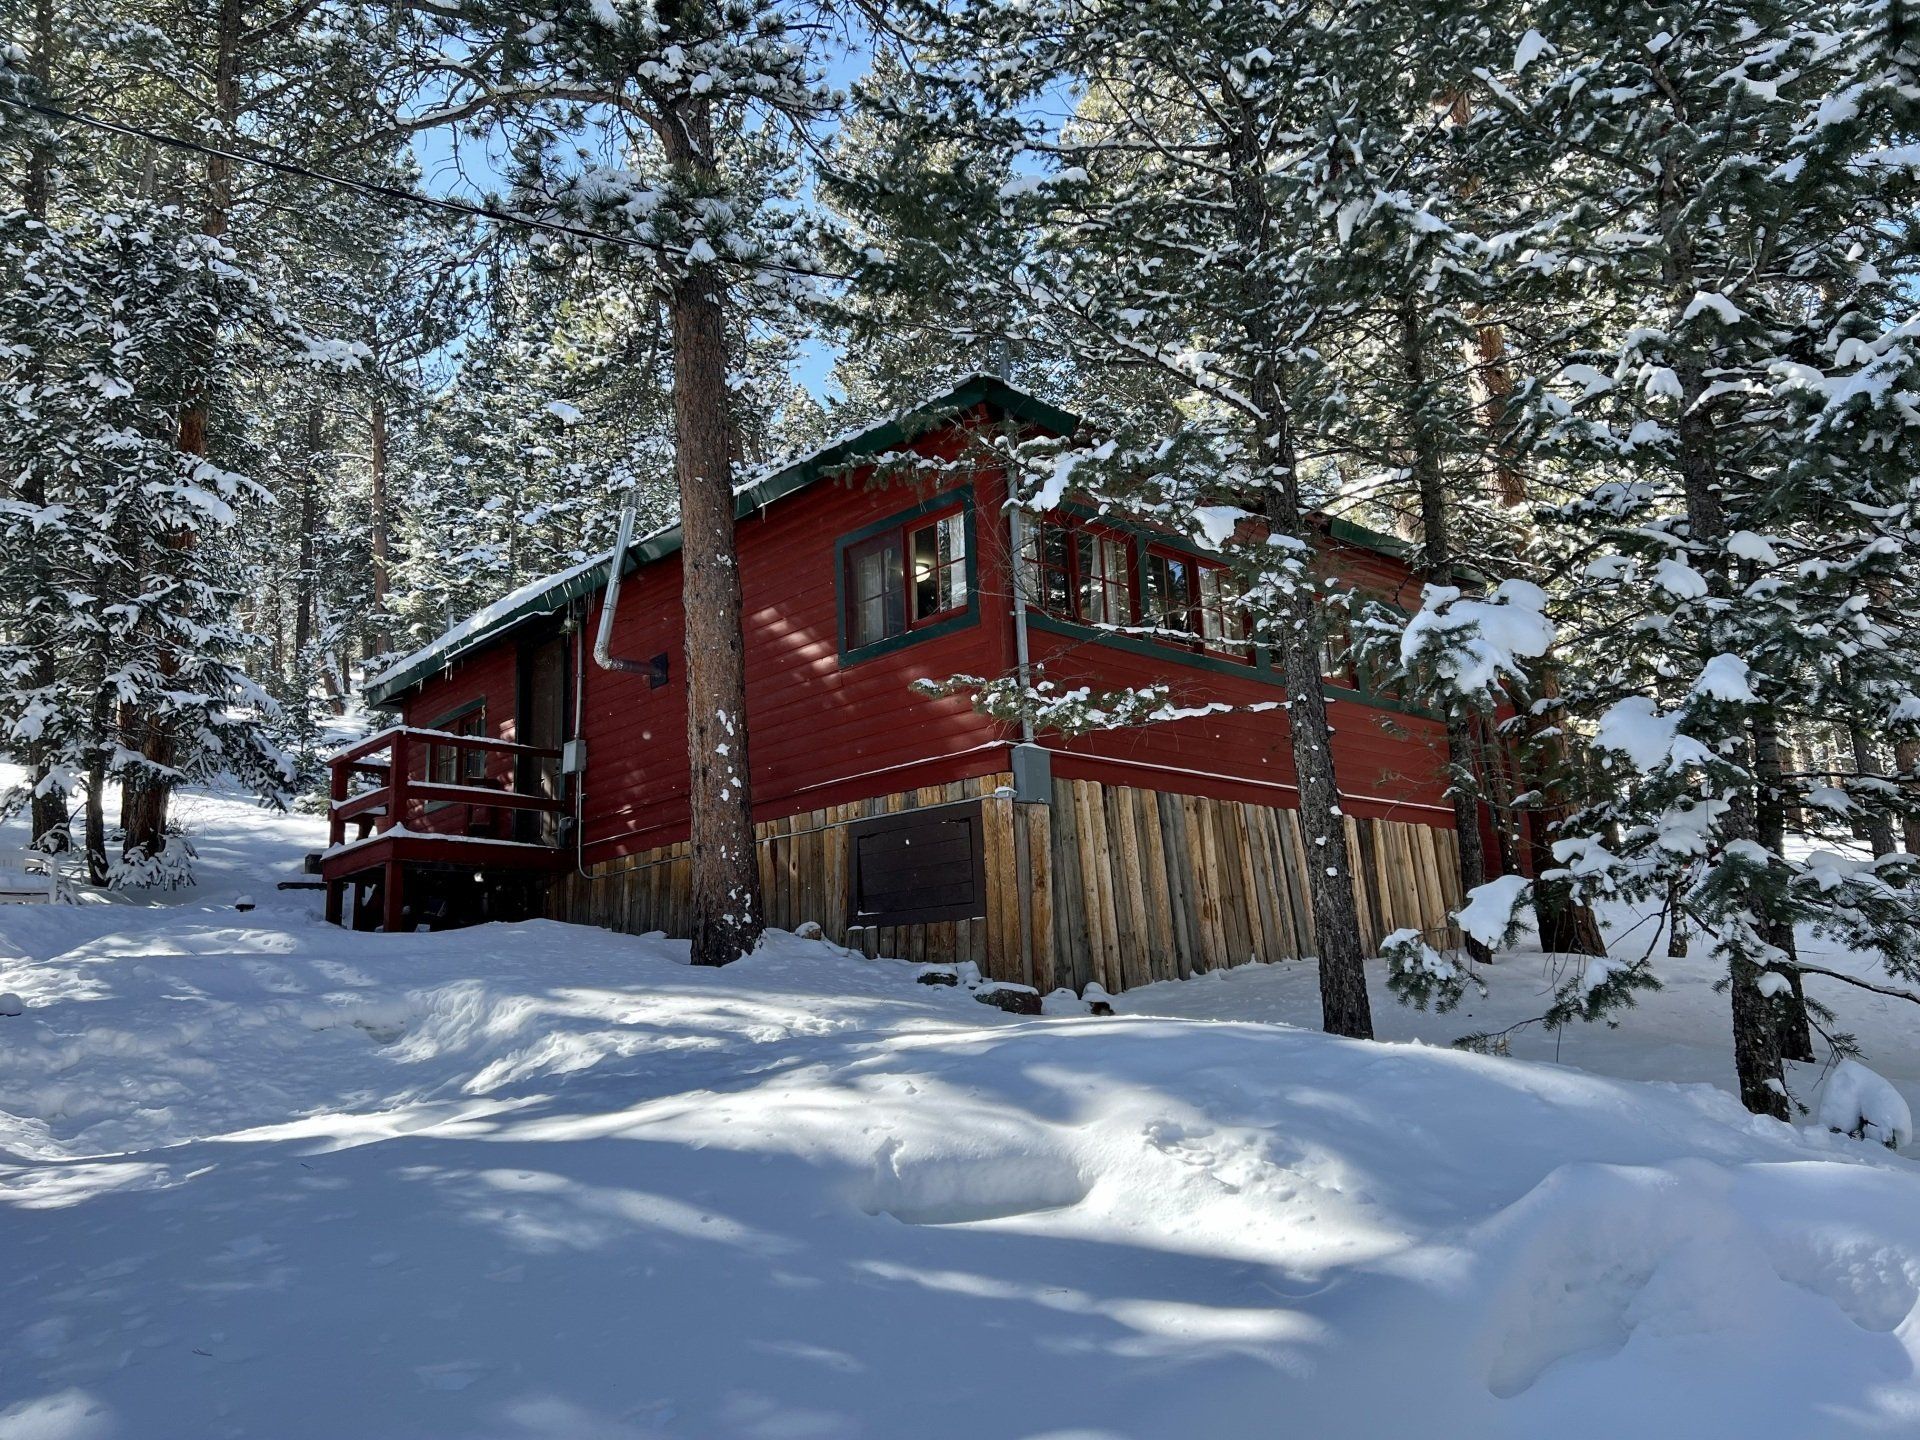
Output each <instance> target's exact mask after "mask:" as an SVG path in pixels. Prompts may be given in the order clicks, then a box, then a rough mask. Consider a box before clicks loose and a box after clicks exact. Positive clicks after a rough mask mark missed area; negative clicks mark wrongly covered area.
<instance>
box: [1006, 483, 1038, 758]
mask: <svg viewBox="0 0 1920 1440" xmlns="http://www.w3.org/2000/svg"><path fill="white" fill-rule="evenodd" d="M1007 491H1008V494H1007V501H1006V505H1007V539H1008V542H1009V543H1010V544H1011V545H1012V546H1013V556H1012V559H1011V561H1010V562H1009V564H1008V567H1007V573H1008V574H1009V575H1011V576H1012V577H1013V658H1014V665H1015V667H1016V670H1017V673H1018V674H1019V676H1020V698H1021V706H1020V743H1021V744H1023V745H1031V744H1032V743H1033V714H1032V712H1031V711H1030V710H1029V709H1028V708H1027V705H1026V700H1027V696H1028V692H1029V691H1031V690H1032V688H1033V678H1032V675H1031V674H1030V671H1029V667H1028V665H1027V587H1026V577H1025V576H1023V575H1022V574H1021V572H1020V560H1021V547H1022V545H1023V544H1024V543H1025V529H1026V527H1025V524H1024V517H1023V516H1022V514H1021V510H1020V507H1019V506H1018V505H1017V504H1015V503H1014V499H1013V494H1012V491H1013V486H1012V481H1011V477H1009V480H1008V485H1007Z"/></svg>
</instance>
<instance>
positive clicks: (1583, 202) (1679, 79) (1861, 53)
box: [1490, 3, 1920, 1117]
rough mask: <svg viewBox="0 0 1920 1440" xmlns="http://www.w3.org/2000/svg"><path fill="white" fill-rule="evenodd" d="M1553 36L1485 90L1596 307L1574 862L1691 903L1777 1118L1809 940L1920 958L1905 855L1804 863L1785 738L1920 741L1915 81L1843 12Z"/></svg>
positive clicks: (1580, 26) (1852, 14)
mask: <svg viewBox="0 0 1920 1440" xmlns="http://www.w3.org/2000/svg"><path fill="white" fill-rule="evenodd" d="M1531 15H1532V18H1533V23H1534V29H1533V31H1532V32H1531V33H1530V34H1529V36H1527V37H1525V38H1524V40H1523V42H1522V44H1521V45H1520V47H1519V50H1518V52H1517V55H1516V62H1515V65H1514V67H1513V69H1514V71H1515V72H1517V73H1510V74H1508V75H1507V76H1505V77H1504V78H1501V79H1491V77H1490V83H1491V85H1492V87H1493V88H1494V90H1495V92H1496V94H1497V95H1498V96H1499V98H1500V100H1501V103H1502V104H1503V105H1504V106H1505V107H1506V108H1507V109H1508V111H1509V113H1510V114H1511V115H1512V116H1513V117H1514V119H1515V121H1516V123H1515V125H1514V126H1513V127H1512V133H1513V134H1514V136H1515V137H1516V143H1518V144H1524V143H1526V140H1525V137H1534V138H1533V141H1532V143H1533V144H1534V145H1535V146H1536V147H1538V148H1536V149H1535V150H1534V152H1533V154H1534V158H1535V163H1536V164H1539V163H1541V162H1543V161H1545V160H1547V159H1548V158H1549V157H1550V156H1551V157H1552V158H1553V159H1554V160H1555V161H1556V162H1563V163H1556V164H1555V166H1554V168H1553V169H1552V171H1551V181H1550V183H1549V184H1548V189H1547V193H1546V194H1545V195H1543V196H1542V197H1541V209H1542V211H1543V213H1545V214H1547V215H1550V216H1552V217H1554V223H1553V225H1552V227H1551V229H1549V228H1546V227H1541V228H1538V229H1536V230H1535V232H1534V233H1533V235H1532V237H1531V239H1532V243H1533V249H1532V250H1531V251H1530V253H1528V255H1527V257H1526V263H1528V264H1529V265H1531V266H1533V267H1535V268H1537V269H1542V270H1560V271H1563V272H1565V273H1569V274H1575V275H1577V276H1578V277H1579V278H1578V285H1579V287H1580V289H1581V291H1582V292H1583V294H1582V302H1583V303H1582V320H1583V324H1584V326H1585V329H1584V339H1583V343H1582V344H1581V346H1580V348H1579V349H1577V350H1575V351H1574V352H1572V353H1569V354H1567V355H1566V356H1565V363H1564V364H1563V365H1562V367H1561V369H1560V371H1559V373H1558V378H1557V383H1556V385H1555V387H1554V388H1553V389H1552V390H1551V391H1549V392H1546V393H1544V394H1543V400H1542V403H1543V406H1544V408H1545V409H1546V411H1547V412H1548V420H1547V423H1548V426H1549V430H1550V433H1551V435H1552V437H1553V439H1554V441H1555V443H1556V444H1558V445H1559V446H1560V447H1562V453H1563V455H1564V456H1565V457H1566V459H1567V462H1568V463H1569V464H1570V465H1575V466H1582V467H1586V468H1587V469H1588V470H1589V472H1590V473H1596V472H1597V473H1598V474H1600V475H1601V476H1602V477H1603V478H1602V479H1601V481H1600V483H1598V484H1596V485H1593V486H1592V487H1591V489H1590V492H1589V493H1588V494H1587V496H1586V497H1585V498H1584V499H1582V500H1580V501H1579V502H1577V503H1575V504H1573V505H1571V506H1569V507H1567V509H1566V511H1565V512H1564V514H1565V519H1566V521H1567V522H1568V523H1569V524H1570V525H1573V526H1576V527H1578V528H1579V529H1580V530H1583V531H1585V532H1586V533H1587V539H1586V541H1585V543H1584V548H1583V551H1582V554H1583V557H1584V560H1585V564H1584V568H1583V569H1582V570H1581V571H1580V576H1581V580H1582V586H1581V592H1580V594H1579V595H1578V596H1577V597H1576V598H1577V599H1580V600H1584V602H1585V604H1586V605H1587V606H1588V607H1589V608H1590V611H1591V613H1594V614H1597V615H1599V616H1601V617H1603V618H1604V624H1605V635H1604V639H1603V640H1600V639H1599V638H1598V637H1596V641H1597V644H1596V654H1595V657H1594V659H1595V664H1594V671H1593V674H1592V676H1591V678H1590V679H1589V680H1588V681H1587V682H1586V685H1585V687H1584V692H1583V693H1581V694H1579V695H1574V696H1570V697H1569V698H1570V701H1571V703H1572V704H1573V705H1574V706H1575V707H1576V709H1581V708H1584V709H1586V710H1587V711H1588V712H1589V713H1591V714H1593V715H1595V716H1596V718H1597V740H1598V742H1599V744H1600V745H1601V747H1602V748H1603V749H1605V750H1606V751H1607V752H1609V753H1610V754H1611V755H1612V756H1613V757H1615V758H1614V760H1613V762H1612V763H1613V764H1614V766H1615V772H1614V773H1615V774H1616V775H1622V777H1623V778H1622V779H1621V780H1620V781H1619V782H1617V788H1616V790H1615V791H1614V793H1613V794H1612V795H1610V796H1608V797H1606V798H1604V799H1603V801H1602V802H1601V803H1600V804H1598V805H1597V806H1595V807H1594V808H1593V809H1592V810H1591V811H1590V813H1589V815H1588V816H1587V817H1586V818H1587V822H1588V831H1589V833H1588V834H1587V835H1586V836H1585V837H1583V838H1572V839H1568V840H1566V841H1563V842H1562V845H1561V847H1560V850H1561V852H1562V855H1563V858H1564V859H1565V860H1566V861H1567V862H1568V863H1569V866H1570V868H1571V870H1572V872H1573V874H1574V875H1575V876H1576V878H1578V879H1579V881H1580V883H1581V884H1582V885H1584V886H1585V887H1586V888H1587V889H1589V891H1592V892H1595V893H1604V892H1605V891H1606V890H1612V891H1614V892H1615V893H1626V894H1633V895H1643V896H1644V895H1653V896H1659V895H1663V894H1665V893H1666V891H1667V889H1668V886H1669V882H1670V880H1671V881H1673V883H1674V890H1675V893H1676V894H1678V895H1679V896H1680V897H1681V903H1682V904H1683V905H1684V908H1685V910H1686V912H1687V914H1686V918H1687V920H1688V921H1690V922H1691V924H1692V926H1693V927H1694V928H1696V929H1697V930H1698V931H1699V932H1700V933H1701V934H1702V935H1703V936H1705V937H1706V938H1707V940H1708V942H1709V943H1710V944H1711V946H1712V949H1713V953H1714V954H1715V955H1716V956H1717V957H1718V958H1719V959H1720V960H1721V961H1722V963H1724V964H1725V966H1726V969H1727V978H1728V982H1729V986H1730V992H1731V997H1732V1008H1733V1029H1734V1051H1735V1059H1736V1066H1737V1069H1738V1072H1739V1079H1740V1093H1741V1097H1742V1099H1743V1100H1744V1101H1745V1103H1746V1104H1747V1106H1748V1107H1749V1108H1750V1109H1753V1110H1755V1111H1756V1112H1758V1113H1763V1114H1771V1115H1776V1116H1782V1117H1784V1116H1785V1115H1786V1114H1787V1110H1788V1095H1787V1091H1786V1086H1785V1079H1784V1075H1783V1073H1782V1067H1781V1063H1780V1061H1781V1055H1780V1038H1781V1034H1782V1031H1783V1028H1785V1029H1786V1030H1787V1032H1788V1033H1789V1034H1790V1033H1791V1028H1792V1027H1791V1026H1785V1027H1783V1019H1784V1018H1785V1017H1783V1015H1782V1013H1781V1012H1782V1009H1783V1007H1788V1006H1790V1005H1791V998H1790V997H1791V996H1792V993H1793V991H1792V977H1793V976H1794V974H1795V972H1796V971H1797V970H1798V969H1801V968H1804V967H1801V966H1800V965H1799V964H1798V962H1797V961H1796V958H1795V956H1794V954H1793V947H1792V938H1793V929H1794V926H1795V925H1796V924H1807V925H1811V926H1813V927H1814V928H1815V929H1816V930H1824V931H1827V932H1829V933H1835V934H1840V935H1843V936H1845V937H1846V938H1848V939H1849V940H1850V941H1852V942H1853V943H1866V942H1869V941H1870V942H1871V943H1874V944H1876V945H1878V946H1879V947H1881V948H1882V949H1883V951H1884V953H1885V954H1886V955H1887V957H1888V962H1889V963H1890V964H1891V965H1893V966H1894V967H1895V968H1896V969H1897V970H1900V971H1902V972H1903V973H1910V972H1911V967H1912V966H1913V965H1914V964H1915V962H1916V959H1920V955H1917V954H1916V951H1915V947H1914V942H1913V938H1912V937H1913V931H1912V928H1911V927H1912V921H1913V918H1914V917H1913V909H1912V901H1911V895H1910V892H1908V891H1907V890H1905V889H1903V886H1904V885H1905V884H1906V876H1907V875H1908V874H1909V873H1910V867H1909V866H1908V864H1907V862H1905V861H1904V859H1902V858H1900V857H1893V856H1888V855H1881V856H1879V857H1877V858H1875V859H1873V860H1871V861H1868V862H1843V861H1840V860H1837V859H1833V858H1828V859H1824V860H1823V859H1821V858H1820V857H1818V856H1816V857H1814V858H1813V859H1811V860H1808V859H1802V858H1799V857H1797V856H1795V855H1793V854H1791V853H1788V852H1787V850H1786V846H1785V835H1786V830H1787V825H1786V816H1787V814H1788V813H1789V812H1790V811H1793V810H1799V811H1801V812H1802V813H1804V812H1805V810H1806V808H1807V806H1808V804H1809V803H1810V802H1813V803H1817V798H1827V797H1817V792H1816V791H1815V790H1813V789H1810V788H1809V787H1808V786H1807V784H1806V782H1805V779H1804V777H1800V776H1795V775H1793V774H1790V773H1788V772H1787V771H1786V770H1785V768H1784V766H1783V765H1782V764H1781V762H1780V759H1779V756H1780V750H1779V744H1778V738H1779V736H1780V734H1781V733H1782V731H1783V729H1785V728H1790V727H1792V726H1793V725H1795V724H1798V723H1804V722H1805V721H1807V720H1809V719H1812V718H1815V717H1822V718H1824V717H1832V716H1840V717H1845V718H1846V719H1847V720H1849V721H1851V722H1853V723H1854V724H1856V725H1857V726H1863V727H1871V728H1872V729H1873V730H1874V731H1876V732H1881V733H1884V732H1885V731H1887V730H1892V731H1893V732H1894V733H1897V734H1904V733H1910V732H1909V731H1908V729H1907V727H1908V724H1909V721H1908V720H1907V719H1903V718H1902V717H1903V716H1905V715H1906V714H1907V707H1908V706H1909V701H1910V697H1911V696H1912V694H1913V687H1914V672H1913V655H1914V651H1913V650H1912V647H1911V636H1910V634H1909V633H1907V631H1908V622H1907V621H1906V620H1905V618H1904V617H1903V616H1901V615H1899V614H1898V613H1897V607H1894V606H1891V605H1889V604H1887V603H1886V597H1888V596H1890V595H1891V594H1893V593H1895V587H1897V586H1898V585H1900V584H1903V583H1911V581H1910V578H1908V577H1909V574H1910V564H1911V561H1910V553H1911V544H1912V538H1913V537H1912V531H1911V522H1910V519H1909V516H1910V514H1911V511H1910V509H1909V508H1908V507H1909V506H1910V505H1911V500H1912V493H1911V480H1910V478H1909V477H1910V475H1911V473H1912V471H1911V467H1912V460H1911V447H1912V445H1913V444H1914V440H1915V438H1916V437H1915V435H1914V434H1913V433H1912V432H1913V426H1912V424H1911V422H1910V420H1909V418H1908V412H1907V410H1906V407H1905V406H1904V402H1903V401H1902V400H1901V399H1900V398H1899V397H1900V396H1901V395H1902V394H1903V393H1904V387H1905V386H1906V384H1907V383H1908V382H1909V367H1910V366H1911V363H1912V360H1911V356H1910V355H1909V353H1908V350H1907V341H1906V338H1905V332H1904V328H1903V327H1902V326H1901V325H1899V324H1898V323H1897V321H1896V318H1895V317H1896V316H1897V314H1898V310H1899V303H1900V292H1901V287H1902V285H1903V284H1904V283H1906V277H1908V276H1910V274H1911V267H1912V260H1913V252H1912V248H1911V244H1910V241H1909V238H1908V226H1909V224H1910V220H1909V216H1910V214H1911V211H1912V206H1913V201H1914V195H1913V184H1914V182H1913V177H1912V174H1911V169H1910V167H1909V166H1908V165H1907V164H1906V163H1905V162H1904V161H1903V160H1901V159H1899V158H1898V157H1899V156H1900V154H1901V153H1902V152H1900V151H1899V150H1898V149H1897V148H1896V147H1897V146H1898V144H1899V143H1900V142H1901V139H1902V137H1903V136H1904V135H1906V134H1907V133H1910V131H1911V129H1912V122H1913V119H1914V116H1913V114H1912V111H1911V106H1912V103H1913V102H1912V100H1911V98H1910V97H1911V95H1912V94H1913V93H1914V92H1913V90H1912V83H1911V82H1912V78H1913V77H1912V66H1913V60H1914V57H1913V55H1912V54H1911V53H1910V52H1909V51H1908V50H1907V49H1906V48H1905V40H1904V38H1903V37H1900V36H1896V35H1892V34H1889V33H1888V32H1887V31H1886V30H1885V29H1883V28H1882V24H1883V21H1882V18H1881V17H1880V16H1879V14H1878V12H1877V11H1875V10H1872V9H1870V8H1859V9H1856V8H1853V7H1850V6H1843V5H1834V6H1828V7H1820V8H1816V9H1813V10H1807V9H1805V8H1803V7H1798V6H1787V5H1779V6H1771V7H1770V6H1764V5H1763V6H1760V7H1758V8H1757V9H1756V7H1755V6H1753V5H1750V4H1740V5H1734V4H1724V5H1723V4H1716V3H1703V4H1699V5H1695V6H1693V7H1690V8H1689V9H1688V10H1686V11H1685V12H1673V11H1672V10H1671V9H1670V8H1669V7H1665V6H1660V5H1655V4H1632V3H1629V4H1622V5H1613V6H1608V7H1603V8H1594V7H1588V6H1579V5H1562V4H1557V3H1547V4H1542V5H1539V6H1537V7H1535V8H1534V9H1533V10H1532V12H1531ZM1569 156H1570V158H1569ZM1541 173H1542V174H1543V176H1544V175H1546V174H1548V172H1547V171H1542V172H1541ZM1555 397H1557V398H1555ZM1623 765H1624V767H1625V769H1624V772H1623V770H1622V766H1623ZM1841 789H1842V790H1843V791H1844V794H1843V795H1840V796H1838V797H1834V798H1837V799H1838V800H1839V801H1840V803H1842V804H1843V805H1844V807H1846V808H1848V809H1855V808H1857V809H1859V810H1861V811H1864V812H1866V813H1868V814H1878V815H1881V816H1884V815H1886V814H1887V813H1888V811H1889V809H1890V808H1892V807H1893V806H1894V805H1896V804H1897V803H1898V802H1897V800H1896V794H1897V792H1896V790H1895V787H1893V786H1891V785H1888V784H1887V783H1886V782H1885V781H1884V780H1882V779H1881V778H1880V777H1878V776H1875V775H1872V774H1870V773H1868V767H1866V766H1860V765H1856V766H1855V767H1854V773H1853V774H1852V775H1851V776H1850V777H1849V778H1848V779H1847V780H1846V782H1845V783H1844V785H1843V786H1842V787H1841ZM1609 835H1613V836H1617V837H1618V838H1617V839H1613V840H1609V839H1608V836H1609ZM1646 964H1647V962H1645V961H1634V962H1623V963H1622V964H1620V965H1619V966H1617V967H1615V969H1614V970H1613V971H1611V972H1610V973H1612V974H1615V975H1618V974H1621V973H1625V972H1630V971H1631V970H1633V969H1636V968H1640V967H1644V966H1645V965H1646Z"/></svg>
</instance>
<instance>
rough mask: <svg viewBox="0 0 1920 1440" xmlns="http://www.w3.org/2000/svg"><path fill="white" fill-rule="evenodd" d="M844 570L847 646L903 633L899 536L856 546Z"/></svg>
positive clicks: (904, 619) (879, 538)
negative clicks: (846, 574) (846, 586)
mask: <svg viewBox="0 0 1920 1440" xmlns="http://www.w3.org/2000/svg"><path fill="white" fill-rule="evenodd" d="M847 569H848V572H849V573H848V588H849V591H850V592H851V593H850V594H849V597H848V615H847V631H848V641H849V643H850V644H852V645H853V646H855V647H858V646H861V645H871V644H873V643H874V642H876V641H879V640H885V639H887V638H889V637H890V636H894V635H898V634H900V633H901V632H903V631H904V630H905V629H906V628H907V627H906V617H905V615H904V614H903V610H904V602H903V599H902V596H901V593H900V586H901V574H900V540H899V537H898V535H881V536H878V537H876V538H875V539H872V540H869V541H867V542H866V543H864V544H862V545H860V546H857V547H856V548H855V549H854V550H853V552H852V553H851V555H849V557H848V560H847Z"/></svg>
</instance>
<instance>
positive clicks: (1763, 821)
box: [1753, 712, 1814, 1061]
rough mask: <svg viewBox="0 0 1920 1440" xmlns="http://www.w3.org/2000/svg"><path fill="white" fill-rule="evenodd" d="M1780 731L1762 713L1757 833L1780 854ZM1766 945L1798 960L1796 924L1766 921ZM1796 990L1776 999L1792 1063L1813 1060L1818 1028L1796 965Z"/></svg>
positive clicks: (1757, 728) (1757, 726)
mask: <svg viewBox="0 0 1920 1440" xmlns="http://www.w3.org/2000/svg"><path fill="white" fill-rule="evenodd" d="M1783 769H1784V766H1783V764H1782V761H1781V748H1780V727H1779V725H1778V724H1777V723H1775V721H1774V718H1773V716H1772V715H1771V714H1770V713H1766V712H1763V713H1761V714H1759V715H1757V716H1755V717H1754V721H1753V778H1754V781H1755V784H1756V789H1757V795H1756V803H1755V805H1754V829H1755V831H1756V833H1757V834H1758V837H1759V840H1760V843H1761V844H1762V845H1763V846H1765V847H1766V848H1767V850H1769V851H1770V852H1771V853H1773V854H1775V855H1784V854H1786V853H1787V804H1786V794H1785V791H1784V788H1783V781H1782V776H1781V771H1782V770H1783ZM1767 943H1768V944H1770V945H1772V946H1773V947H1774V948H1775V949H1776V950H1778V951H1779V952H1780V953H1781V954H1782V955H1784V956H1786V957H1787V960H1788V961H1789V962H1791V961H1794V960H1797V959H1798V958H1799V954H1800V952H1799V947H1798V946H1797V945H1796V944H1795V943H1794V938H1793V920H1792V918H1791V917H1790V916H1786V915H1775V916H1771V917H1769V919H1768V921H1767ZM1781 968H1782V970H1783V973H1785V975H1786V977H1787V982H1788V984H1789V985H1790V986H1791V987H1792V989H1791V991H1790V993H1789V994H1787V995H1781V996H1776V997H1775V1000H1774V1006H1775V1009H1776V1011H1777V1012H1778V1026H1777V1029H1778V1043H1779V1046H1780V1054H1781V1057H1782V1058H1783V1059H1787V1060H1805V1061H1811V1060H1812V1059H1813V1058H1814V1055H1813V1027H1812V1026H1811V1025H1810V1024H1809V1023H1808V1022H1807V992H1806V988H1805V984H1804V982H1803V981H1802V979H1801V976H1800V970H1799V967H1798V966H1796V965H1793V964H1791V963H1789V964H1787V965H1785V966H1783V967H1781Z"/></svg>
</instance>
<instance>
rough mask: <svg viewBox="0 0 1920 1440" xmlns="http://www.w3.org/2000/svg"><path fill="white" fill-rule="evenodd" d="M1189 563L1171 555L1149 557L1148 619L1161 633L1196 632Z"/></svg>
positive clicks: (1146, 599)
mask: <svg viewBox="0 0 1920 1440" xmlns="http://www.w3.org/2000/svg"><path fill="white" fill-rule="evenodd" d="M1187 569H1188V567H1187V562H1186V561H1184V560H1181V559H1179V558H1178V557H1176V556H1172V555H1158V554H1149V555H1148V556H1147V593H1146V596H1145V601H1146V603H1145V606H1144V609H1145V617H1144V618H1145V619H1146V621H1147V623H1148V624H1150V625H1153V626H1154V627H1156V628H1157V629H1161V630H1182V631H1190V630H1192V629H1193V617H1192V614H1191V610H1190V607H1191V603H1192V602H1191V599H1190V597H1189V595H1188V591H1187V583H1188V581H1187Z"/></svg>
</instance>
